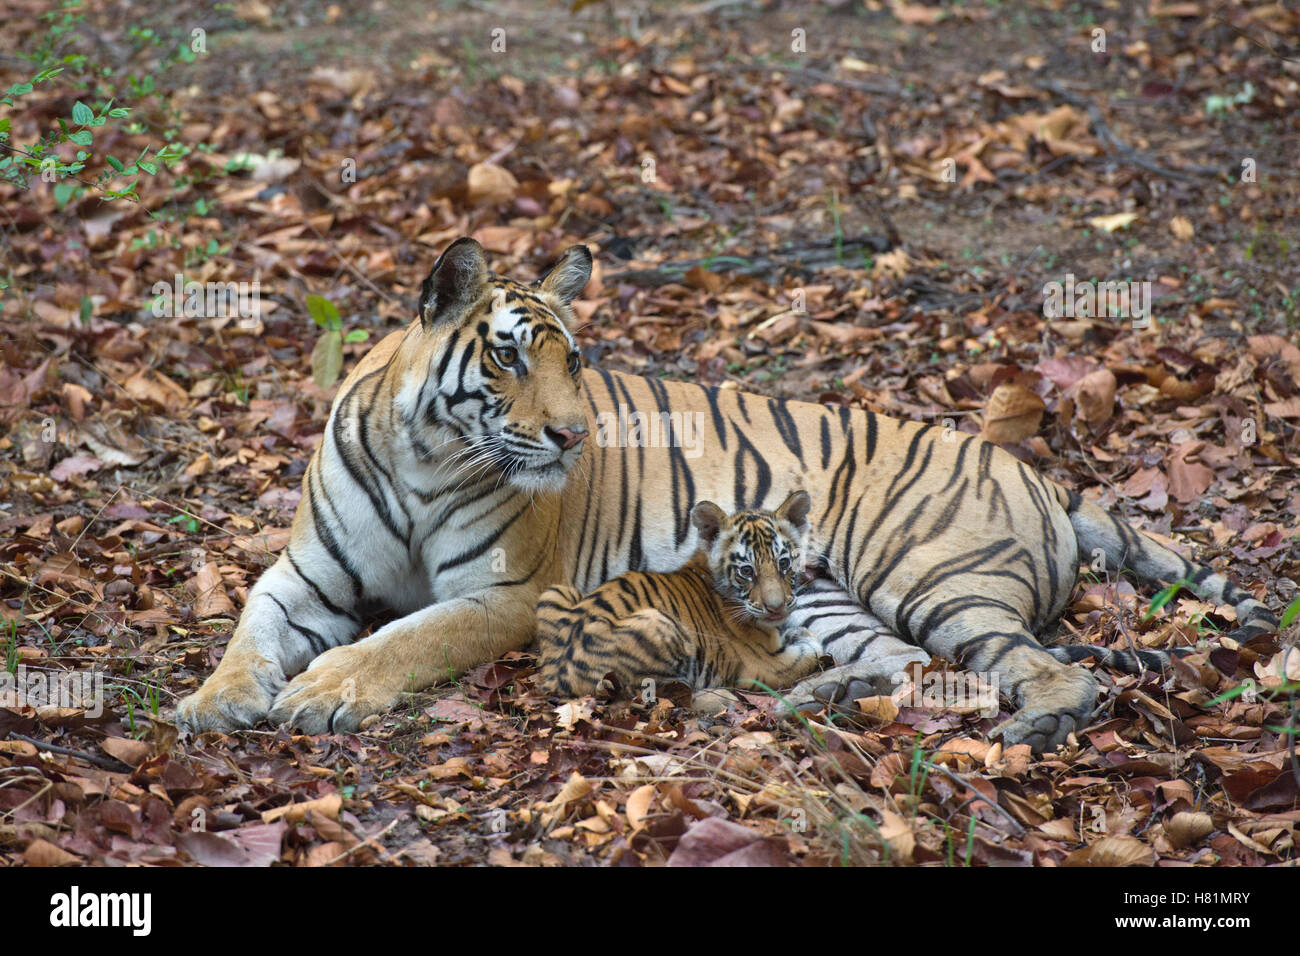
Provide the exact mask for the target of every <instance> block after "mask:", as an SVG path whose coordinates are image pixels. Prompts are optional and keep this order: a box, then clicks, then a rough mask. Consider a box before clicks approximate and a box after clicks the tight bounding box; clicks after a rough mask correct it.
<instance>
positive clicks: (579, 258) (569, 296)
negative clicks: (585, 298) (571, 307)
mask: <svg viewBox="0 0 1300 956" xmlns="http://www.w3.org/2000/svg"><path fill="white" fill-rule="evenodd" d="M590 278H591V250H590V249H588V248H587V247H586V246H569V248H567V249H565V250H564V255H562V256H560V261H559V262H557V263H555V265H553V266H551V271H550V272H548V273H546V275H545V276H543V277H542V278H541V279H540V280H539V281H538V283H537V284H538V286H540V287H541V290H542V291H543V292H549V293H550V294H551V295H553V296H555V297H556V298H557V299H559V300H560V301H561V302H563V303H564V304H565V305H568V304H569V303H570V302H572V301H573V300H574V299H576V298H577V297H578V293H579V292H581V291H582V290H583V288H584V287H585V286H586V285H587V280H588V279H590Z"/></svg>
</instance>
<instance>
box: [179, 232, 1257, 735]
mask: <svg viewBox="0 0 1300 956" xmlns="http://www.w3.org/2000/svg"><path fill="white" fill-rule="evenodd" d="M590 271H591V254H590V253H589V252H588V251H587V249H586V248H585V247H583V246H573V247H571V248H569V249H568V250H566V252H565V253H564V255H563V257H562V258H561V259H560V261H559V262H558V263H557V264H556V265H555V267H554V268H553V269H552V270H551V271H550V272H549V273H548V274H547V275H546V276H545V277H544V278H543V279H541V280H539V281H538V282H537V283H536V284H535V285H533V286H532V287H529V286H526V285H523V284H520V283H518V282H515V281H512V280H510V279H507V278H504V277H501V276H498V275H494V274H492V273H489V271H488V269H487V265H486V262H485V261H484V257H483V250H482V248H481V247H480V246H479V244H478V243H477V242H475V241H473V240H471V239H459V240H457V241H456V242H454V243H452V245H451V246H450V247H448V248H447V249H446V250H445V251H444V252H443V254H442V255H441V256H440V257H439V258H438V260H437V262H435V263H434V266H433V269H432V270H431V271H430V273H429V276H428V278H427V279H426V280H425V282H424V285H423V287H422V289H421V297H420V306H419V320H418V321H416V322H413V323H412V324H411V326H410V327H409V328H407V329H406V330H405V331H404V332H395V333H393V334H392V335H390V336H388V337H387V338H385V339H384V340H383V341H382V342H380V343H379V344H378V345H376V346H375V347H374V348H373V349H372V350H371V351H370V352H369V353H368V354H367V355H366V356H365V357H364V358H363V359H362V360H361V362H360V363H359V364H358V365H357V368H356V369H355V370H354V371H353V372H352V373H351V374H350V375H349V376H348V377H347V379H346V380H345V381H344V383H343V385H342V387H341V388H340V390H339V394H338V397H337V398H336V399H335V401H334V406H333V409H332V410H331V413H330V419H329V423H328V425H327V426H326V430H325V435H324V438H323V440H322V442H321V444H320V446H319V448H318V449H317V451H316V453H315V454H314V455H313V456H312V460H311V462H310V464H309V465H308V467H307V471H306V474H305V476H304V478H303V499H302V502H301V504H300V505H299V507H298V512H297V514H296V515H295V517H294V522H293V529H292V533H291V536H290V540H289V544H288V546H287V547H286V548H285V551H284V553H283V554H282V555H281V557H280V559H279V560H278V561H277V562H276V564H275V565H274V566H273V567H272V568H271V569H270V570H268V571H267V572H266V573H265V574H264V575H263V576H262V578H261V579H260V580H259V581H258V583H257V585H256V586H255V587H254V588H253V589H252V590H251V591H250V593H249V596H248V602H247V606H246V607H245V608H244V612H243V615H242V616H241V618H240V621H239V625H238V627H237V628H236V631H235V634H234V637H233V638H232V639H231V641H230V644H229V646H228V647H227V650H226V654H225V657H224V658H223V659H222V661H221V663H220V665H219V666H218V667H217V670H216V672H215V673H214V674H213V675H212V676H211V677H210V678H209V679H208V680H207V681H206V683H204V685H203V686H202V687H201V688H200V689H199V691H198V692H197V693H195V694H194V695H192V696H190V697H188V698H187V699H185V700H184V701H182V702H181V705H180V707H179V709H178V718H179V720H180V721H181V722H182V723H183V724H184V725H185V726H187V727H189V728H191V729H193V730H211V729H221V730H226V729H231V728H237V727H246V726H250V725H252V724H254V723H255V722H257V721H258V720H260V719H262V718H264V717H269V718H270V719H271V720H272V721H276V722H290V723H292V724H294V725H296V726H297V727H299V728H301V729H302V730H304V731H307V732H324V731H343V730H352V729H355V728H356V727H357V726H358V725H359V723H360V722H361V720H362V719H363V718H365V717H367V716H368V715H370V714H375V713H378V712H380V711H383V710H385V709H388V708H390V707H392V706H393V705H394V704H395V703H396V702H397V701H398V699H399V698H400V696H401V694H402V693H403V692H404V691H410V690H414V689H418V688H422V687H425V686H428V685H430V684H432V683H434V682H435V681H437V680H438V679H440V678H453V677H455V676H456V675H458V674H460V673H462V672H464V671H465V670H466V669H468V668H470V667H472V666H474V665H476V664H479V663H482V662H484V661H489V660H492V659H494V658H496V657H498V656H499V655H501V654H502V653H504V652H505V651H507V650H510V649H512V648H519V647H522V646H524V645H525V644H527V643H528V641H529V640H530V639H531V638H532V636H533V633H534V627H535V617H534V613H535V606H536V603H537V598H538V595H539V594H540V593H541V592H542V591H543V590H544V589H545V588H547V587H549V586H551V585H555V584H568V585H572V586H574V587H577V588H579V589H580V590H582V591H588V590H591V589H593V588H594V587H596V586H597V585H599V584H601V583H603V582H605V581H607V580H609V579H610V578H612V577H614V576H615V575H617V574H619V573H621V572H623V571H626V570H628V569H643V570H658V571H665V570H671V569H672V568H675V567H678V566H679V565H680V564H681V563H682V561H683V560H685V558H686V557H687V556H688V555H689V554H691V553H692V552H693V551H694V550H695V548H696V541H695V532H694V530H693V529H692V527H691V525H690V522H689V511H690V507H691V504H692V503H693V502H695V501H698V500H699V499H701V498H708V499H711V500H712V501H714V502H717V503H718V504H719V505H720V506H721V507H722V508H724V509H727V510H733V509H736V508H738V507H750V508H762V507H770V506H771V505H773V504H775V503H777V502H779V501H781V500H783V499H784V498H785V497H786V496H787V495H789V494H790V493H791V492H792V491H795V490H797V489H801V488H802V489H805V490H807V491H809V492H810V493H811V494H812V498H813V500H814V501H815V502H816V505H815V507H814V511H813V515H812V524H813V531H814V538H815V542H816V543H818V544H819V546H820V548H821V549H822V551H823V552H824V555H825V559H826V562H827V566H828V568H829V571H830V575H831V576H832V577H833V578H834V579H835V581H836V582H837V583H838V585H839V586H841V587H843V588H844V589H845V591H846V593H845V594H844V595H843V596H842V597H840V598H838V599H837V600H839V601H842V602H847V601H850V600H853V599H856V601H857V602H859V603H860V604H861V605H862V606H864V607H865V608H869V609H870V611H871V612H872V613H873V614H874V615H875V617H876V618H878V619H879V620H880V621H883V622H884V625H885V626H886V627H887V628H888V629H889V630H890V631H892V632H893V633H894V634H897V635H901V636H902V637H903V638H905V639H907V641H908V642H910V643H919V644H920V645H921V646H922V647H923V648H924V649H925V650H926V651H929V652H930V653H932V654H937V655H940V656H943V657H946V658H948V659H950V660H953V661H956V662H959V663H961V664H963V665H964V666H966V667H969V668H972V669H974V670H977V671H981V672H985V673H989V672H992V673H993V674H995V675H996V677H997V679H998V681H999V684H1000V687H1001V689H1002V691H1003V693H1004V694H1005V695H1006V696H1007V697H1009V698H1010V699H1011V700H1013V701H1014V703H1015V704H1016V705H1017V707H1018V709H1017V710H1016V711H1015V713H1013V715H1012V716H1011V717H1010V718H1009V719H1008V720H1007V721H1006V722H1004V723H1003V724H1002V725H1000V727H999V728H997V730H996V733H999V734H1000V735H1001V736H1002V737H1003V739H1004V740H1006V741H1008V742H1012V743H1014V742H1021V741H1024V742H1028V743H1030V744H1031V745H1032V746H1034V747H1035V748H1037V749H1042V748H1045V747H1049V748H1050V747H1054V746H1055V745H1057V744H1059V743H1061V742H1062V741H1063V740H1064V739H1065V737H1066V735H1067V734H1068V733H1069V732H1071V731H1072V730H1074V729H1076V728H1078V727H1081V726H1082V725H1083V724H1084V722H1085V721H1086V720H1087V719H1088V717H1089V715H1090V713H1091V710H1092V706H1093V703H1094V701H1095V699H1096V694H1097V685H1096V683H1095V681H1094V680H1093V678H1092V676H1091V675H1090V674H1089V673H1088V672H1087V671H1085V670H1083V669H1081V668H1076V667H1071V666H1069V665H1068V664H1065V663H1062V662H1060V661H1058V660H1057V659H1056V658H1054V657H1053V656H1052V655H1051V654H1049V653H1048V652H1047V651H1045V650H1044V649H1043V648H1042V646H1041V645H1039V644H1038V642H1037V641H1036V640H1035V639H1034V636H1033V634H1034V632H1035V631H1037V630H1038V629H1039V628H1041V627H1043V626H1044V625H1046V624H1047V623H1048V622H1050V621H1051V620H1052V619H1053V618H1054V617H1055V616H1056V615H1058V614H1059V613H1060V611H1061V610H1062V608H1063V607H1064V606H1065V604H1066V602H1067V601H1068V599H1069V596H1070V591H1071V589H1072V587H1073V585H1074V582H1075V578H1076V574H1077V571H1078V565H1079V559H1080V555H1081V554H1082V555H1083V556H1085V557H1087V558H1091V556H1092V554H1093V551H1094V549H1100V550H1101V551H1102V552H1104V553H1105V555H1106V559H1107V561H1108V562H1109V564H1110V567H1112V568H1118V567H1120V566H1121V565H1126V566H1127V567H1129V568H1131V569H1132V570H1133V571H1134V572H1136V574H1137V575H1138V576H1139V577H1140V578H1141V579H1143V580H1144V581H1171V580H1177V579H1182V578H1190V579H1191V580H1192V581H1194V582H1195V583H1196V584H1197V585H1198V590H1199V591H1200V593H1201V594H1202V596H1204V597H1206V598H1209V599H1211V600H1214V601H1216V602H1227V603H1231V604H1234V605H1235V606H1236V609H1237V615H1238V621H1239V623H1240V625H1241V627H1240V628H1239V630H1238V631H1237V632H1234V633H1235V635H1236V636H1237V637H1239V638H1247V637H1250V636H1252V635H1254V634H1256V633H1260V632H1265V631H1268V630H1270V629H1273V628H1275V626H1276V623H1275V619H1274V618H1273V616H1272V614H1271V613H1270V612H1269V611H1268V610H1267V609H1266V608H1265V607H1264V606H1263V605H1262V604H1260V603H1259V602H1258V601H1255V600H1254V599H1253V598H1251V597H1249V596H1248V595H1246V594H1245V593H1244V592H1242V591H1240V590H1238V589H1237V588H1235V587H1234V586H1233V585H1231V584H1230V583H1229V582H1228V581H1227V580H1226V579H1225V578H1223V577H1222V576H1220V575H1218V574H1214V573H1212V572H1211V571H1210V570H1208V569H1206V568H1197V567H1195V566H1193V565H1191V564H1189V563H1188V562H1186V561H1185V560H1183V559H1182V558H1181V557H1179V556H1178V555H1177V554H1175V553H1174V552H1172V551H1170V550H1169V549H1167V548H1165V547H1163V546H1161V545H1160V544H1158V543H1156V542H1155V541H1153V540H1151V539H1149V538H1146V537H1144V536H1142V535H1140V534H1138V533H1137V532H1135V531H1134V530H1133V529H1131V528H1129V527H1128V526H1126V525H1124V524H1122V523H1121V522H1119V521H1117V520H1115V519H1114V518H1112V517H1110V516H1109V515H1108V514H1107V513H1106V512H1105V511H1103V510H1102V509H1101V508H1099V507H1097V506H1096V505H1094V504H1091V503H1089V502H1086V501H1084V500H1083V499H1082V498H1080V496H1079V495H1077V494H1075V493H1074V492H1071V491H1067V490H1066V489H1064V488H1062V487H1060V486H1058V485H1056V484H1054V483H1053V482H1051V481H1049V480H1047V479H1046V478H1043V477H1042V476H1040V475H1038V474H1036V473H1035V472H1033V471H1032V470H1030V469H1029V468H1027V467H1026V466H1025V465H1023V464H1021V462H1019V461H1018V460H1016V459H1015V458H1014V457H1013V456H1011V455H1009V454H1007V453H1006V452H1004V451H1002V450H1001V449H999V448H998V447H997V446H995V445H992V444H989V443H987V442H984V441H982V440H980V439H978V438H975V437H972V436H966V435H961V434H957V433H953V432H951V431H948V432H945V431H944V430H943V429H939V428H935V427H933V426H931V425H928V424H924V423H919V422H905V421H896V420H893V419H889V418H885V417H883V416H880V415H875V414H872V413H871V412H868V411H862V410H857V409H848V408H839V409H831V408H828V407H825V406H822V405H814V404H808V403H803V402H794V401H779V400H775V399H769V398H763V397H759V396H755V395H747V394H745V393H743V392H740V391H733V390H723V389H714V388H703V387H700V386H697V385H693V384H689V383H684V382H671V381H657V380H654V379H647V378H638V377H635V376H631V375H622V374H618V373H614V372H603V371H595V370H587V371H584V370H583V369H582V365H581V361H580V355H579V352H578V349H577V347H576V345H575V343H574V339H573V335H572V333H571V331H570V328H571V327H572V325H573V322H574V318H573V314H572V311H571V309H570V308H569V303H570V302H572V300H573V299H574V298H575V297H576V296H577V294H578V293H579V292H580V291H581V290H582V288H583V287H584V286H585V284H586V282H587V279H588V278H589V276H590ZM642 416H644V417H642ZM625 422H626V423H628V427H629V434H628V435H626V436H625V435H624V432H623V423H625ZM613 423H618V428H617V434H614V431H615V429H614V427H613ZM646 425H650V426H652V427H651V428H650V432H652V433H654V434H649V435H647V434H645V426H646ZM593 428H599V429H601V435H600V437H601V438H602V439H604V440H600V441H593V440H589V436H590V434H591V432H592V429H593ZM660 429H662V432H660V431H659V430H660ZM688 429H691V430H692V431H691V434H688V433H687V432H688ZM625 437H626V438H627V439H628V440H627V441H626V442H625V441H622V440H610V439H611V438H614V439H623V438H625ZM647 439H649V440H647ZM692 456H694V457H692ZM816 595H820V597H821V598H822V599H825V598H826V594H825V592H824V590H822V591H818V592H815V596H816ZM850 595H851V596H852V597H850ZM380 606H382V607H385V608H387V609H388V610H389V611H391V612H393V613H395V614H397V615H400V616H399V617H398V618H397V619H396V620H394V621H393V622H392V623H389V624H387V625H385V626H383V627H381V628H379V629H378V630H377V631H375V633H374V634H372V635H371V636H369V637H368V638H366V639H365V640H362V641H358V642H356V643H352V642H353V641H354V639H355V637H356V635H357V634H358V633H359V632H360V630H361V628H362V626H363V621H364V618H365V614H366V611H367V610H368V609H370V608H373V607H380ZM796 610H797V609H796ZM864 617H865V616H864ZM813 630H814V633H816V628H814V629H813ZM842 638H843V635H841V639H839V640H836V641H832V642H829V643H828V644H827V647H828V649H830V650H831V653H832V654H833V655H834V656H835V659H836V660H837V661H841V662H844V663H841V664H840V665H839V666H838V667H837V668H835V669H834V670H832V671H830V672H828V673H827V674H825V675H820V676H814V677H813V678H811V679H809V680H805V681H804V682H803V683H801V684H799V685H798V686H797V687H796V688H795V690H794V691H793V692H792V699H793V700H794V701H795V702H796V703H800V702H807V701H811V700H813V699H822V700H827V701H830V702H832V703H833V702H835V701H838V700H840V699H842V698H843V697H844V696H846V695H852V694H854V693H855V692H856V690H857V689H858V688H860V687H864V686H870V685H871V684H872V682H874V681H876V680H877V679H878V678H879V676H880V671H881V667H882V661H883V662H885V663H884V664H883V666H884V667H887V668H888V667H896V666H897V664H898V663H899V662H900V661H901V660H904V659H906V658H907V657H909V656H911V657H920V658H924V657H925V654H924V653H922V652H921V651H919V650H915V649H903V648H902V647H901V645H900V642H899V641H898V640H897V639H896V638H893V637H889V636H888V635H885V636H882V635H880V634H878V633H875V632H871V631H868V632H864V636H863V637H862V638H861V639H857V640H853V639H851V640H849V641H847V642H846V641H845V640H843V639H842ZM868 644H870V645H871V646H870V648H869V649H868V652H867V653H865V654H862V655H861V656H857V654H856V653H855V650H854V648H858V649H861V648H862V647H865V646H866V645H868ZM304 668H305V670H304ZM295 675H296V676H295Z"/></svg>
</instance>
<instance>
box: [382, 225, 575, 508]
mask: <svg viewBox="0 0 1300 956" xmlns="http://www.w3.org/2000/svg"><path fill="white" fill-rule="evenodd" d="M590 276H591V253H590V252H589V251H588V250H587V247H586V246H570V247H569V248H568V249H566V250H565V251H564V254H563V255H562V256H561V257H560V260H559V262H557V263H556V264H555V265H554V266H553V267H552V268H551V270H550V271H549V272H548V273H547V274H546V275H545V276H543V277H542V278H541V279H539V280H537V281H536V282H534V283H532V284H531V285H526V284H524V283H521V282H516V281H514V280H513V279H507V278H504V277H503V276H499V275H496V274H494V273H491V272H489V271H488V267H487V262H486V261H485V260H484V257H483V247H482V246H480V245H479V244H478V243H477V242H475V241H474V240H473V239H457V240H456V241H455V242H453V243H452V244H451V245H450V246H448V247H447V249H446V250H445V251H444V252H443V254H442V255H441V256H439V257H438V261H437V262H435V263H434V264H433V269H432V270H430V272H429V276H428V278H427V279H425V280H424V285H423V286H422V287H421V290H420V323H421V329H420V333H419V334H421V335H422V336H423V342H422V345H421V349H420V355H421V361H420V362H419V363H418V365H417V367H415V368H413V369H412V370H411V371H412V372H413V373H414V374H413V375H411V376H410V377H409V378H410V381H409V382H408V386H409V387H407V388H404V389H403V395H404V398H405V402H404V403H403V404H404V408H403V415H404V416H405V417H406V418H407V419H408V422H409V423H410V424H412V425H415V426H416V427H424V428H428V429H430V431H431V432H432V434H430V435H428V436H427V439H428V440H419V441H417V442H416V449H417V452H418V453H420V454H421V455H422V456H424V457H425V458H427V459H431V460H432V459H441V460H444V461H452V462H454V465H455V468H456V472H457V474H458V475H461V476H462V477H463V479H465V480H466V481H467V482H468V481H472V480H473V479H474V478H476V477H482V476H486V475H489V474H491V475H500V476H502V477H504V478H505V480H506V481H508V482H510V483H511V484H512V485H514V486H515V487H516V488H519V489H520V490H522V491H525V492H529V493H533V492H539V491H552V490H558V489H560V488H562V487H563V486H564V482H565V480H566V478H567V476H568V472H569V469H570V468H572V467H573V466H574V465H575V464H576V463H577V461H578V459H579V458H580V457H581V456H582V446H583V440H584V439H585V438H586V437H587V424H586V416H585V414H584V408H583V400H582V397H581V393H580V377H581V371H582V357H581V355H580V354H579V352H578V346H577V344H576V343H575V341H574V338H573V333H572V331H571V329H572V328H573V326H574V316H573V312H572V310H571V309H570V308H569V304H570V303H571V302H572V301H573V300H574V299H575V298H576V297H577V295H578V293H579V292H581V291H582V289H583V286H585V285H586V284H587V280H588V279H589V278H590ZM412 334H415V333H412ZM462 473H463V475H462Z"/></svg>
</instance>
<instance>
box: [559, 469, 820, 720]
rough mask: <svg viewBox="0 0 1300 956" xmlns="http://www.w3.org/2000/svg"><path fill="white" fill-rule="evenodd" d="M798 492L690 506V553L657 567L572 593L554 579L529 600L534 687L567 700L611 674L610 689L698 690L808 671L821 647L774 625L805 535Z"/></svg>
mask: <svg viewBox="0 0 1300 956" xmlns="http://www.w3.org/2000/svg"><path fill="white" fill-rule="evenodd" d="M810 503H811V499H810V498H809V497H808V493H807V492H806V491H796V492H795V493H794V494H792V495H790V497H788V498H787V499H786V500H785V502H784V503H783V504H782V505H781V507H779V508H777V509H776V511H774V512H772V511H738V512H736V513H735V514H733V515H726V514H724V513H723V511H722V509H721V508H719V507H718V506H717V505H715V504H714V503H713V502H711V501H702V502H700V503H699V504H697V505H696V506H695V508H694V510H693V511H692V512H691V520H692V523H693V524H694V525H695V528H696V529H697V531H698V532H699V537H700V549H699V550H698V551H697V552H696V553H695V554H694V555H692V556H691V559H690V560H689V561H687V562H686V564H685V565H683V566H682V567H681V568H679V569H678V570H676V571H670V572H667V573H663V572H653V571H628V572H626V573H624V574H620V575H619V576H618V577H616V578H614V579H613V580H612V581H608V582H606V583H605V584H602V585H601V586H600V587H598V588H596V590H595V591H593V592H591V593H590V594H588V595H587V596H586V597H583V596H582V595H581V594H580V593H579V592H578V590H577V589H576V588H572V587H566V586H560V587H553V588H549V589H548V590H546V591H543V592H542V597H541V600H539V601H538V602H537V648H538V658H539V665H540V666H539V677H538V686H539V688H540V689H541V690H542V691H543V692H545V693H548V694H553V695H557V696H563V697H576V696H580V695H582V694H589V693H592V692H594V691H595V690H596V689H597V688H598V687H599V686H600V685H601V684H602V682H603V681H604V679H605V678H606V677H608V676H610V675H613V677H614V680H615V683H616V686H619V687H630V686H631V687H635V685H637V684H639V683H640V682H641V681H642V680H644V679H646V678H650V679H652V680H665V681H667V680H679V681H682V682H684V683H686V684H689V685H690V686H691V687H692V688H694V689H696V690H702V689H703V688H706V687H739V686H754V685H755V684H759V685H765V686H767V687H789V686H791V685H793V684H794V683H795V682H796V681H797V680H799V679H800V678H803V677H807V676H808V675H809V674H811V673H812V672H813V671H814V670H816V669H817V659H818V657H819V656H820V654H821V647H820V645H818V644H817V643H816V642H815V641H814V640H813V639H812V634H811V633H810V632H808V631H806V630H799V631H795V632H789V631H787V632H786V633H785V634H782V625H783V624H784V623H785V621H786V618H787V617H788V616H789V612H790V609H791V608H792V607H793V606H794V601H795V592H794V588H795V582H796V581H798V580H799V579H800V577H801V576H802V574H803V571H804V564H805V553H806V548H807V540H808V509H809V506H810Z"/></svg>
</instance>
